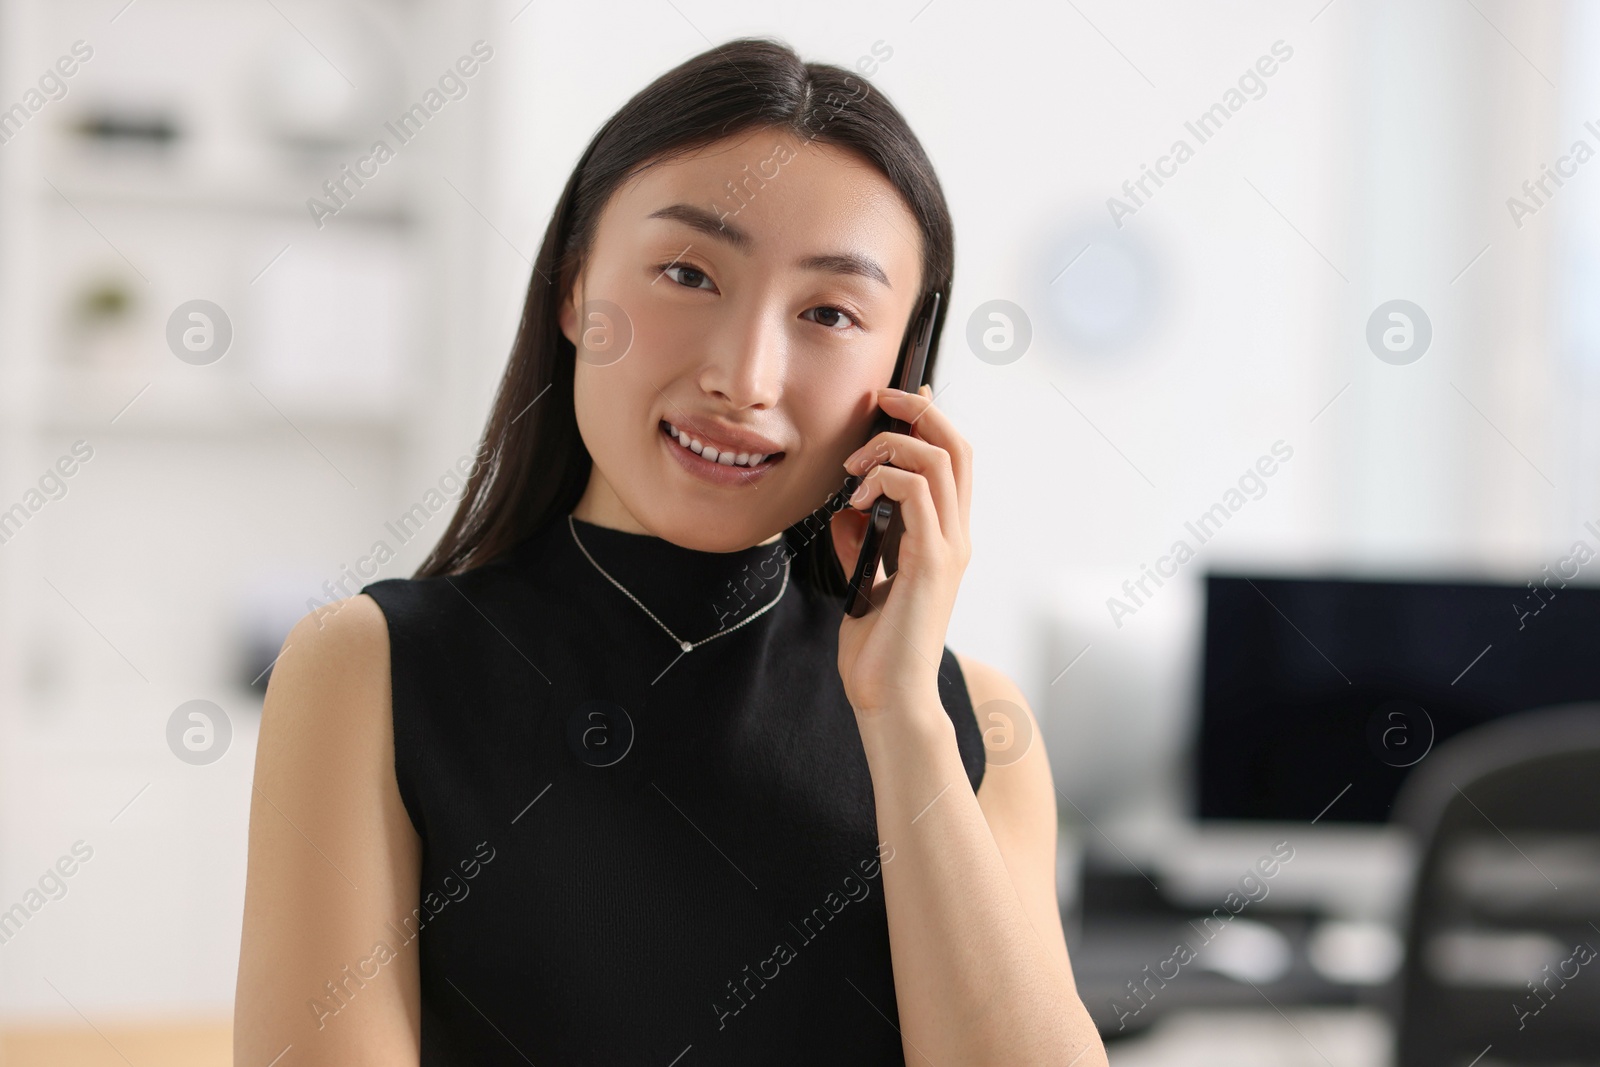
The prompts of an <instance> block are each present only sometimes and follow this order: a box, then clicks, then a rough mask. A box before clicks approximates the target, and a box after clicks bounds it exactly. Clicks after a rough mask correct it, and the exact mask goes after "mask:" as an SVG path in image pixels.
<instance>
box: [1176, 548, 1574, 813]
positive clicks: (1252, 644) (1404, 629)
mask: <svg viewBox="0 0 1600 1067" xmlns="http://www.w3.org/2000/svg"><path fill="white" fill-rule="evenodd" d="M1577 566H1578V564H1577V563H1576V562H1575V561H1574V562H1568V563H1567V564H1566V566H1565V568H1564V571H1565V573H1566V574H1568V575H1573V574H1574V573H1575V570H1576V567H1577ZM1201 688H1202V694H1203V695H1202V701H1201V725H1200V740H1199V756H1200V766H1199V776H1198V786H1199V814H1200V817H1201V818H1203V819H1277V820H1307V819H1316V818H1318V816H1319V815H1320V816H1321V819H1320V821H1322V822H1331V821H1341V822H1383V821H1387V820H1388V818H1389V816H1390V810H1391V808H1392V807H1393V804H1394V799H1395V794H1396V792H1397V791H1398V790H1399V787H1400V783H1401V780H1402V779H1403V778H1404V777H1405V776H1406V774H1407V773H1409V768H1410V767H1412V766H1415V765H1416V764H1417V763H1418V762H1420V761H1421V760H1422V759H1423V758H1424V757H1425V756H1426V754H1427V753H1428V752H1429V751H1430V750H1431V747H1432V746H1433V745H1437V744H1438V743H1439V742H1441V741H1443V740H1445V739H1446V738H1448V737H1450V736H1451V735H1453V734H1457V733H1460V732H1461V731H1463V730H1465V729H1468V728H1469V727H1472V726H1475V725H1477V724H1479V723H1482V722H1485V721H1487V720H1489V719H1494V718H1498V717H1500V716H1504V715H1512V714H1515V713H1517V712H1519V711H1526V710H1529V709H1532V708H1539V707H1548V706H1550V705H1555V704H1564V703H1570V702H1574V701H1584V700H1600V588H1594V587H1584V586H1578V585H1573V584H1567V585H1565V586H1563V584H1562V580H1561V577H1560V575H1559V574H1558V573H1557V568H1556V567H1549V568H1546V570H1545V571H1544V572H1542V573H1541V574H1540V575H1539V578H1538V580H1536V581H1535V582H1534V583H1532V587H1531V588H1530V587H1529V586H1528V585H1522V586H1515V585H1491V584H1481V583H1477V584H1469V583H1457V582H1390V581H1357V580H1349V579H1324V578H1319V579H1308V578H1282V577H1278V578H1267V577H1245V576H1239V575H1217V574H1213V575H1208V576H1207V578H1206V605H1205V631H1204V652H1203V668H1202V683H1201ZM1347 785H1348V786H1349V789H1348V790H1346V788H1345V787H1346V786H1347ZM1336 797H1337V802H1334V801H1335V798H1336ZM1330 803H1331V807H1329V806H1328V805H1330ZM1324 808H1326V814H1323V810H1324Z"/></svg>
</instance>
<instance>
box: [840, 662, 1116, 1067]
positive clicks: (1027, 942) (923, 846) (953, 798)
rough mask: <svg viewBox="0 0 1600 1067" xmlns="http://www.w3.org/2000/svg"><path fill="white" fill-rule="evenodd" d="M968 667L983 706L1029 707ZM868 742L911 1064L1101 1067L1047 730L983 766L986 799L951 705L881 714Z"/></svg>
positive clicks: (1005, 683) (1007, 685) (869, 724)
mask: <svg viewBox="0 0 1600 1067" xmlns="http://www.w3.org/2000/svg"><path fill="white" fill-rule="evenodd" d="M960 662H961V666H962V670H963V672H966V673H967V677H968V683H969V684H968V692H969V693H970V695H971V697H972V703H973V706H974V707H978V706H980V705H982V704H983V703H985V702H987V701H989V700H994V699H996V698H1000V699H1005V700H1008V701H1010V702H1011V703H1013V704H1016V705H1017V706H1018V707H1020V708H1022V709H1023V710H1024V711H1025V712H1027V703H1026V700H1025V699H1024V698H1023V696H1022V694H1021V692H1020V691H1019V690H1018V689H1017V687H1016V686H1015V685H1014V684H1012V683H1011V682H1010V680H1009V679H1007V678H1005V676H1004V675H1002V674H1000V673H999V672H998V671H995V670H993V669H992V668H987V667H984V666H983V665H981V664H976V663H974V662H973V661H970V660H965V659H962V660H960ZM1028 716H1029V725H1030V727H1031V726H1033V725H1034V723H1033V719H1032V714H1031V712H1028ZM980 725H985V724H983V723H980ZM862 737H863V743H864V744H865V746H866V752H867V761H868V763H869V765H870V766H871V769H872V783H873V792H874V795H875V798H876V805H877V816H878V834H879V837H880V838H881V839H882V841H883V846H882V849H881V851H882V853H883V855H884V857H885V858H886V859H887V862H885V863H884V864H883V867H882V870H883V892H884V902H885V906H886V907H887V908H888V912H889V943H890V951H891V954H892V956H893V959H894V975H895V994H896V1000H897V1001H898V1004H899V1009H900V1026H901V1035H902V1039H903V1041H904V1047H905V1054H906V1062H907V1063H928V1064H935V1065H940V1067H943V1065H945V1064H951V1063H983V1064H989V1063H994V1064H1000V1063H1004V1064H1017V1065H1027V1064H1041V1065H1043V1064H1049V1065H1052V1067H1066V1065H1072V1067H1104V1065H1105V1064H1106V1062H1107V1061H1106V1054H1105V1049H1104V1047H1103V1046H1102V1044H1101V1041H1100V1037H1099V1034H1098V1033H1097V1031H1096V1029H1095V1026H1094V1023H1093V1021H1092V1020H1091V1019H1090V1017H1089V1013H1088V1011H1087V1010H1086V1009H1085V1008H1084V1006H1083V1002H1082V1001H1081V1000H1079V998H1078V994H1077V989H1076V987H1075V985H1074V984H1073V979H1072V969H1071V965H1070V963H1069V962H1068V959H1067V946H1066V939H1065V937H1064V935H1063V932H1062V928H1061V917H1060V912H1059V910H1058V905H1057V900H1056V889H1055V850H1056V805H1055V788H1054V785H1053V784H1052V782H1051V779H1050V765H1049V760H1048V758H1047V757H1046V754H1045V751H1044V744H1043V741H1042V740H1041V739H1040V737H1039V735H1038V731H1037V728H1036V727H1035V728H1034V733H1033V740H1032V743H1031V744H1030V746H1029V749H1028V751H1027V752H1026V754H1025V755H1024V756H1023V757H1022V758H1021V759H1019V760H1017V761H1016V762H1015V763H1012V764H1009V765H998V764H996V765H990V766H988V767H986V768H985V770H984V778H983V783H982V785H981V786H980V787H979V790H978V794H977V795H974V794H973V791H972V786H971V784H970V782H969V781H968V778H967V772H966V769H965V767H964V766H963V764H962V762H961V753H960V750H959V749H958V748H957V746H956V739H955V728H954V726H953V725H952V724H951V722H950V718H949V716H948V715H947V714H945V711H944V709H943V707H942V705H939V704H937V703H935V704H933V705H932V706H930V707H926V708H922V709H919V710H917V711H915V712H909V711H908V713H905V714H885V715H879V716H875V717H874V718H872V719H870V720H867V721H866V722H865V723H864V724H863V729H862Z"/></svg>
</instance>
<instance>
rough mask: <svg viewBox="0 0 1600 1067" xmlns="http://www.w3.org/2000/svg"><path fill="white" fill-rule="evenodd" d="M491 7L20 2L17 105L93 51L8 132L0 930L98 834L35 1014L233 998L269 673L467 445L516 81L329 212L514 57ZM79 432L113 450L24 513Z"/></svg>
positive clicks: (11, 953)
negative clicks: (401, 127) (460, 62)
mask: <svg viewBox="0 0 1600 1067" xmlns="http://www.w3.org/2000/svg"><path fill="white" fill-rule="evenodd" d="M491 7H492V5H490V4H489V3H488V2H487V0H472V2H466V3H463V2H445V0H428V2H424V0H416V2H399V0H394V2H388V3H371V4H313V3H309V2H305V0H277V2H275V3H274V4H259V3H245V2H226V3H215V2H209V0H139V2H138V3H137V4H134V5H130V6H128V7H125V8H124V7H122V5H121V4H120V3H99V2H94V3H90V2H86V0H49V2H47V0H9V2H7V0H0V101H3V103H0V108H4V107H9V106H10V104H11V103H12V102H13V101H12V95H15V94H19V93H21V92H23V91H24V90H26V88H27V87H28V86H29V85H31V84H35V83H37V80H38V78H39V76H40V75H41V73H42V72H44V71H46V70H47V69H48V68H49V67H50V65H51V64H52V63H53V62H54V60H55V58H56V57H57V55H59V54H65V53H67V52H69V50H70V49H71V47H72V45H73V43H74V42H75V41H84V42H86V44H87V45H88V46H89V47H91V48H92V49H93V54H92V56H91V57H90V58H89V59H87V60H85V61H83V62H82V63H81V64H80V65H79V66H78V69H77V70H76V71H75V72H74V74H73V75H72V76H71V77H70V78H67V79H64V83H65V86H66V90H65V94H64V95H62V96H61V98H60V99H51V100H48V101H47V102H46V103H45V104H44V106H43V107H42V108H40V109H39V110H38V111H37V113H35V114H32V115H31V117H30V118H29V119H28V121H27V122H26V123H25V124H23V125H22V127H21V128H20V129H19V130H17V131H16V133H15V134H14V135H12V136H10V137H9V139H8V140H7V141H6V142H5V143H3V144H0V514H3V513H4V511H5V510H6V509H9V508H10V507H11V506H12V505H13V504H16V503H19V502H23V503H24V508H25V510H27V515H26V519H25V521H23V522H21V524H20V526H18V527H17V528H15V529H13V530H9V531H8V530H5V529H4V528H3V527H0V533H4V534H5V540H4V541H3V542H0V910H3V909H5V908H9V907H10V906H11V905H12V904H13V903H14V902H16V900H18V899H20V898H21V896H22V894H23V893H24V892H25V891H26V890H27V889H28V887H29V886H30V885H31V884H32V883H33V882H34V881H35V880H36V879H37V878H38V876H39V873H40V872H41V871H43V870H44V869H45V868H46V867H47V866H49V865H50V864H51V863H52V862H53V861H54V859H55V858H56V857H57V856H58V855H60V854H61V853H63V852H65V851H66V850H67V849H68V848H69V847H70V846H71V845H72V843H73V842H74V841H76V840H79V839H82V840H84V841H86V842H88V843H89V844H90V845H92V847H93V848H94V849H95V855H94V859H93V860H92V861H91V862H88V863H86V864H84V866H83V869H82V870H81V871H80V872H79V874H78V875H77V877H75V878H74V879H73V880H72V881H71V883H70V886H69V892H68V893H67V895H66V896H64V897H62V898H61V899H60V900H59V901H51V902H50V903H49V904H48V906H46V907H44V908H41V909H40V910H39V911H38V912H37V913H35V914H33V916H32V918H31V919H30V920H29V921H28V922H27V924H26V925H25V926H23V928H22V929H21V930H20V931H19V932H17V933H15V934H13V935H12V936H11V937H10V939H9V940H7V941H6V943H5V944H4V945H3V946H0V950H3V952H4V957H5V964H6V965H5V966H4V967H0V1016H3V1017H4V1018H5V1019H10V1020H15V1019H30V1020H31V1019H39V1018H43V1019H49V1018H57V1017H58V1018H61V1019H63V1020H75V1019H76V1018H77V1016H76V1015H75V1014H74V1007H75V1008H76V1009H79V1010H82V1011H83V1012H84V1013H85V1015H86V1016H87V1017H88V1018H90V1019H95V1018H104V1017H117V1016H127V1015H130V1014H137V1015H139V1016H141V1017H149V1016H167V1017H174V1018H193V1017H204V1016H207V1015H209V1016H213V1017H225V1016H226V1014H227V1013H228V1011H229V1010H230V1006H231V1003H232V995H233V980H234V973H235V970H236V967H237V952H238V940H237V939H238V926H239V918H240V913H239V909H240V907H241V904H242V899H243V880H244V869H245V839H244V830H245V825H246V820H247V813H248V808H249V800H250V792H251V772H252V764H253V760H254V741H255V733H256V729H257V726H258V716H259V711H260V703H261V696H262V693H263V691H264V688H265V681H264V680H260V681H258V682H256V684H254V685H252V684H250V683H251V678H250V677H249V675H251V674H254V673H256V671H257V669H258V667H259V666H262V665H264V663H263V657H265V658H266V659H268V660H270V652H269V651H266V650H269V649H271V648H273V647H274V646H275V645H276V643H277V642H278V641H280V640H281V638H282V636H283V634H284V633H285V632H286V630H287V627H288V626H289V625H290V624H291V623H292V622H293V620H294V619H295V618H297V617H298V616H299V615H301V614H304V612H305V606H306V601H307V600H308V599H309V598H311V597H319V596H321V595H322V590H321V585H322V582H323V580H324V579H327V578H334V577H337V576H338V574H339V569H340V567H341V565H342V563H343V562H344V561H346V560H349V559H353V558H354V557H355V555H357V554H359V553H360V552H361V551H364V550H365V549H366V548H367V547H368V546H369V545H370V544H371V543H372V540H373V539H374V537H376V536H377V535H378V532H379V531H381V529H382V525H383V522H384V520H385V519H387V518H389V517H391V516H392V515H393V514H396V513H398V512H399V511H400V510H402V509H403V507H404V506H405V505H406V504H408V503H409V502H410V501H411V500H412V499H413V498H415V497H416V495H417V494H418V493H420V492H421V491H422V490H423V489H424V488H426V486H428V485H430V484H432V483H433V482H434V481H435V480H436V478H437V470H436V468H437V469H442V468H443V467H444V466H445V465H447V462H448V461H450V460H453V459H454V458H455V455H456V454H457V453H459V452H460V451H461V450H462V443H461V442H459V441H455V440H453V439H452V438H453V433H454V429H455V428H454V427H453V426H452V425H450V424H449V421H448V418H447V417H445V413H448V412H451V411H453V410H454V409H453V407H452V398H453V397H454V396H455V391H458V390H460V389H462V388H464V387H463V386H462V385H461V384H460V382H459V379H460V375H459V374H457V373H455V372H454V371H452V369H451V367H450V366H449V361H450V358H451V353H452V352H458V351H460V350H461V349H462V348H463V347H464V346H467V345H470V344H471V343H473V341H474V340H475V329H476V328H475V327H474V326H473V324H472V322H471V321H470V319H471V314H470V310H462V309H470V307H471V294H472V291H473V284H474V281H475V279H476V276H477V271H478V270H479V268H480V265H481V259H482V248H483V244H484V241H485V240H498V238H496V237H495V236H494V235H493V233H492V232H491V231H488V230H485V229H480V228H479V227H476V226H474V227H472V228H471V229H470V230H469V229H468V228H466V227H464V226H463V225H462V216H461V211H462V206H461V204H460V202H459V199H458V194H457V193H454V192H452V191H451V190H450V188H449V187H448V186H446V185H445V184H444V182H443V181H441V176H445V175H447V176H448V179H449V181H450V182H451V183H452V184H453V185H455V186H456V188H458V189H459V190H461V195H464V196H466V197H476V196H478V195H480V193H481V189H480V187H479V184H478V183H479V182H480V181H482V180H483V177H482V176H483V174H484V172H485V167H484V165H483V164H484V158H485V154H486V143H487V138H486V136H485V132H484V131H485V130H486V129H487V128H488V127H487V124H488V118H489V110H488V109H489V107H490V106H491V104H492V95H491V93H492V90H491V89H490V88H489V87H488V84H487V83H488V82H489V81H490V78H489V76H486V75H481V74H480V76H478V77H477V78H475V79H472V80H470V81H469V82H468V83H467V84H468V91H467V92H466V93H465V95H464V96H462V97H460V98H457V99H450V100H449V101H448V102H447V104H446V106H445V107H443V108H442V109H440V110H439V111H438V112H437V113H436V114H434V115H433V116H432V117H431V119H430V120H429V121H428V123H427V124H426V126H425V127H424V128H423V129H422V131H421V132H420V133H418V134H416V135H415V136H414V137H413V138H412V139H410V141H409V142H408V143H406V144H405V145H404V147H403V148H401V149H400V150H399V152H398V153H397V155H396V158H395V159H393V160H392V161H390V162H388V163H386V164H384V165H383V166H382V167H381V168H380V169H379V171H378V173H377V174H376V175H375V176H373V177H372V178H371V179H370V180H368V181H367V183H366V184H365V185H364V186H362V187H361V188H360V189H359V190H357V191H356V194H355V195H354V196H352V197H351V198H350V200H349V203H348V206H346V207H344V208H342V209H341V210H340V211H339V212H338V214H337V215H335V216H333V217H331V218H326V219H324V220H323V225H322V226H320V227H319V226H318V225H317V224H316V222H315V221H314V219H313V216H312V213H311V212H310V211H309V210H308V208H307V206H306V201H307V199H308V198H309V197H313V196H317V197H323V198H324V199H325V194H324V193H323V190H322V184H323V182H324V181H325V180H328V179H329V178H331V177H336V176H338V175H339V174H340V173H341V166H342V165H345V164H350V163H353V162H354V161H355V160H356V159H358V158H359V157H361V156H362V155H364V154H366V153H367V151H368V150H369V148H370V146H371V144H372V142H373V141H374V140H377V139H380V138H383V139H386V140H389V141H390V142H391V144H393V143H395V142H394V139H393V138H392V135H389V134H387V133H386V131H385V128H384V123H385V122H386V121H388V120H390V119H392V118H394V117H395V116H397V115H398V114H399V113H400V112H401V111H403V110H405V109H406V108H408V107H409V106H410V104H411V103H413V102H415V101H416V100H418V99H420V98H421V97H422V94H423V93H424V92H425V91H426V90H427V89H428V88H429V86H430V85H434V84H436V83H437V80H438V78H439V77H440V74H441V72H442V71H444V70H446V69H447V68H449V67H450V65H451V64H452V63H453V62H454V61H455V59H456V58H457V57H458V56H459V55H462V54H466V53H467V52H468V50H469V49H470V47H471V45H472V43H473V42H474V41H475V40H477V39H480V38H484V37H487V36H492V33H491V30H490V24H489V21H488V19H489V14H490V10H491ZM119 8H120V10H119ZM485 69H488V68H485ZM86 125H89V126H96V127H98V128H99V129H100V130H101V131H102V133H101V134H100V135H94V134H92V133H86V132H83V127H85V126H86ZM163 125H164V126H166V127H169V128H170V129H171V130H172V131H173V133H174V135H173V136H172V137H171V138H170V139H167V140H165V141H162V140H160V139H159V138H155V139H152V138H148V137H146V138H140V137H136V136H106V135H104V131H105V130H107V129H108V128H110V129H113V130H115V129H116V128H118V127H119V126H121V127H123V128H127V129H130V130H131V129H132V128H134V127H139V126H145V127H151V126H155V127H156V128H160V127H161V126H163ZM195 299H203V300H208V301H211V302H213V303H215V304H216V305H218V306H220V307H221V308H222V309H223V310H224V312H225V313H226V316H227V318H228V320H229V322H230V324H231V327H232V334H233V336H232V342H231V344H230V346H229V348H228V350H227V352H226V353H225V354H224V355H223V356H222V357H221V358H219V359H217V360H216V361H215V362H212V363H209V364H205V365H195V364H192V363H187V362H184V361H181V360H180V359H178V358H177V357H176V356H175V355H174V354H173V352H172V351H171V350H170V348H169V345H168V341H167V322H168V318H169V316H171V315H172V313H173V311H174V309H176V308H177V307H178V306H179V305H181V304H184V303H185V302H187V301H190V300H195ZM77 441H83V442H86V445H87V447H88V448H89V449H92V458H91V459H89V460H88V461H86V462H83V463H81V464H80V465H79V466H78V467H77V469H76V470H75V471H74V474H73V476H72V477H71V478H70V479H65V480H64V485H65V494H64V495H61V496H60V497H59V498H58V499H51V498H49V497H48V496H46V497H45V498H44V501H45V502H44V503H43V506H41V507H39V508H38V509H37V510H32V509H28V508H27V504H26V501H27V500H29V499H31V498H29V497H28V495H27V494H28V492H29V490H30V489H31V488H37V487H38V485H39V481H40V478H41V477H42V476H44V475H45V472H46V471H47V470H48V469H49V468H50V467H51V465H52V464H54V463H55V461H56V460H57V458H58V457H60V456H63V455H66V454H69V453H70V451H71V449H72V447H73V444H74V442H77ZM51 485H52V487H53V485H54V483H53V482H52V483H51ZM434 521H435V522H436V523H438V525H439V528H441V529H442V527H443V522H444V520H443V519H442V518H436V519H435V520H434ZM437 532H438V531H437V530H434V531H430V533H431V535H432V536H436V535H437ZM423 541H429V542H431V536H430V537H429V538H419V539H418V542H417V543H414V544H413V545H411V546H408V548H407V550H406V552H404V553H403V554H402V556H401V558H400V559H398V560H397V561H396V562H395V563H393V564H390V565H389V566H388V567H386V568H385V570H384V572H383V574H382V575H381V576H382V577H397V576H403V575H404V574H407V573H409V571H410V569H411V568H412V567H414V566H415V564H416V563H417V562H418V561H419V559H420V554H421V552H422V551H423V550H425V548H426V545H425V544H423V543H422V542H423ZM197 698H202V699H207V700H211V701H213V702H215V703H216V704H217V705H219V706H220V707H222V708H223V710H224V711H225V713H226V714H227V716H228V718H229V722H230V724H231V727H232V734H233V737H232V742H231V745H230V747H229V749H228V751H227V752H226V753H225V754H224V755H223V756H222V757H221V758H220V759H218V760H217V761H216V762H214V763H211V764H208V765H203V766H194V765H190V764H187V763H185V762H183V761H181V760H179V759H177V758H176V757H175V756H174V754H173V752H172V751H171V750H169V748H168V745H167V741H166V724H167V720H168V717H169V716H170V715H171V714H172V712H173V710H174V709H176V708H177V706H178V705H180V704H182V703H184V702H185V701H188V700H192V699H197ZM46 977H48V978H49V980H50V982H49V983H46V982H45V981H43V979H44V978H46ZM51 984H54V985H55V986H57V987H58V988H59V989H60V991H61V993H60V994H58V993H56V992H53V991H52V989H51ZM62 995H65V996H67V997H70V999H71V1004H72V1005H73V1007H69V1006H68V1004H66V1003H63V1000H62Z"/></svg>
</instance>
